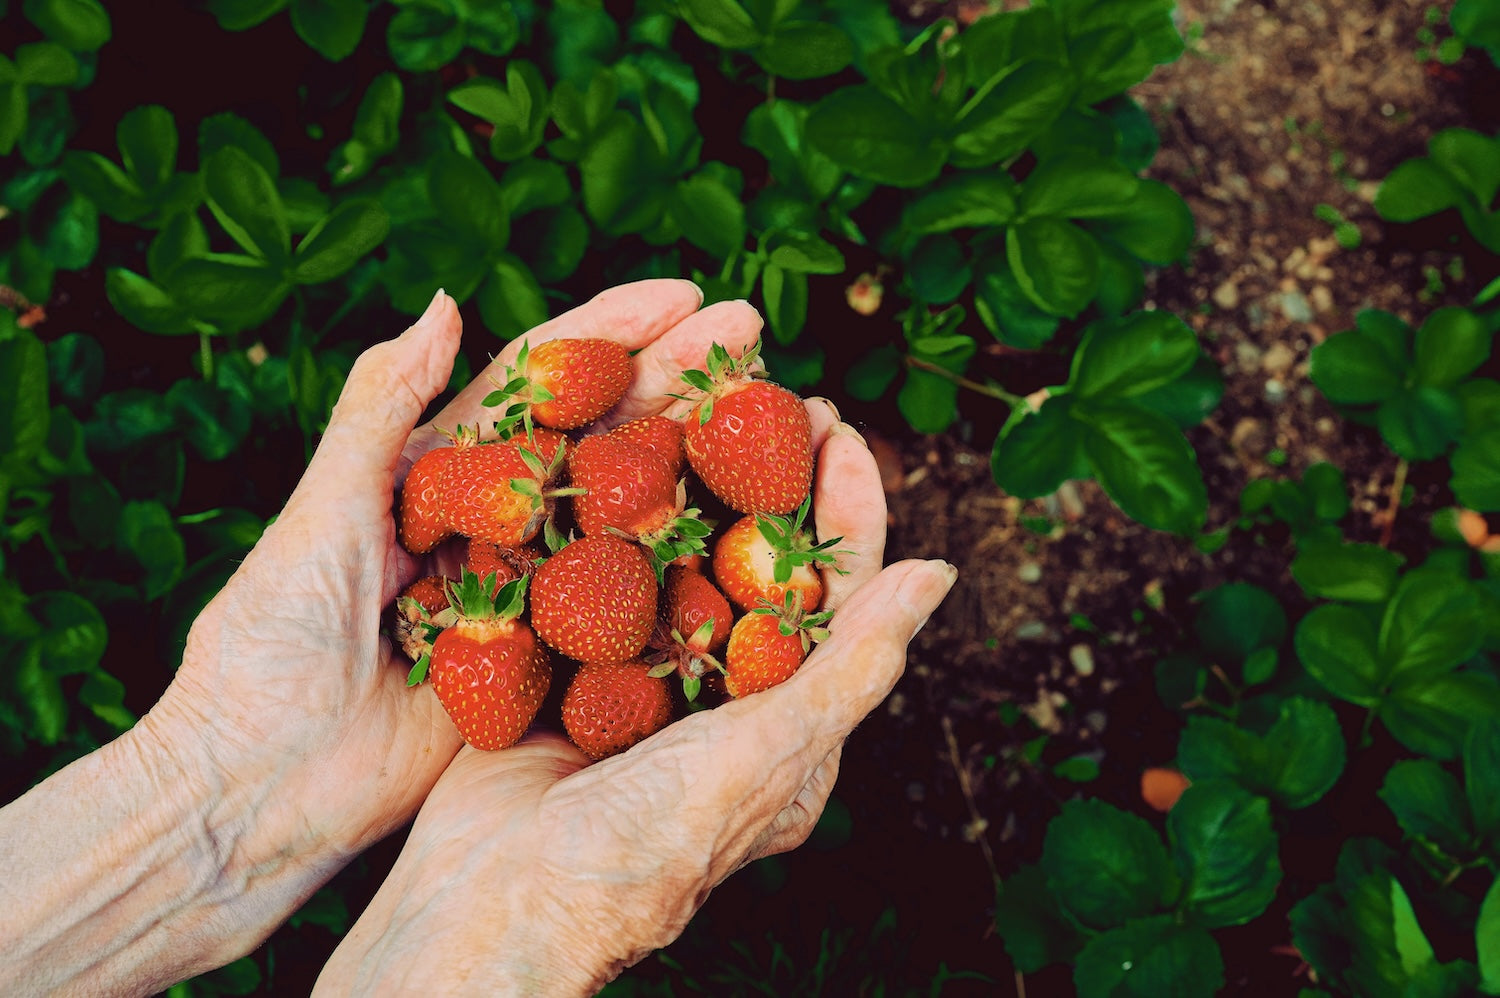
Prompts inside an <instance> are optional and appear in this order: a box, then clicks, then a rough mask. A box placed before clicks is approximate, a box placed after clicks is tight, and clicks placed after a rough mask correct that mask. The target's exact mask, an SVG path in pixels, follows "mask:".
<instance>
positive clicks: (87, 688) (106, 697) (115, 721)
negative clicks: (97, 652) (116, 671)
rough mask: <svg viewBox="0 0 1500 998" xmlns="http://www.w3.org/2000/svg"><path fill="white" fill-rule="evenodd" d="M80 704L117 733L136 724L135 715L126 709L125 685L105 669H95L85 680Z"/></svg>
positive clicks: (80, 695) (80, 693)
mask: <svg viewBox="0 0 1500 998" xmlns="http://www.w3.org/2000/svg"><path fill="white" fill-rule="evenodd" d="M78 702H79V703H81V704H83V705H84V706H85V707H87V708H88V709H89V710H91V711H93V712H94V716H95V717H97V718H99V719H100V720H101V721H104V722H105V723H106V724H109V725H111V726H113V727H114V729H115V730H116V731H126V730H129V728H130V727H131V726H133V725H134V724H135V721H136V718H135V715H134V714H132V713H131V712H130V711H129V710H127V709H126V707H125V684H124V683H122V682H120V681H119V680H118V679H116V678H115V677H114V676H111V675H110V674H109V673H107V672H105V671H104V670H103V669H95V670H94V671H92V672H90V673H89V674H88V677H87V678H86V679H84V681H83V685H82V686H80V687H79V688H78Z"/></svg>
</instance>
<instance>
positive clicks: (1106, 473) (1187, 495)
mask: <svg viewBox="0 0 1500 998" xmlns="http://www.w3.org/2000/svg"><path fill="white" fill-rule="evenodd" d="M1074 413H1075V414H1076V415H1077V417H1078V418H1079V419H1080V420H1082V421H1083V422H1085V423H1087V424H1088V426H1089V433H1088V434H1087V435H1086V436H1085V437H1084V441H1083V448H1084V453H1085V454H1087V455H1088V459H1089V464H1090V466H1091V467H1092V468H1093V470H1094V477H1096V478H1097V479H1098V480H1099V484H1100V486H1101V487H1102V488H1103V489H1104V491H1105V493H1106V494H1107V495H1108V496H1109V497H1110V498H1111V499H1113V500H1114V501H1115V503H1116V504H1117V505H1118V506H1119V507H1120V509H1121V510H1123V511H1124V512H1125V515H1127V516H1129V517H1130V518H1131V519H1133V520H1137V521H1139V522H1141V523H1143V524H1145V525H1146V526H1148V527H1151V528H1152V529H1154V530H1169V531H1172V532H1173V533H1178V534H1193V533H1197V532H1198V531H1199V530H1201V529H1202V527H1203V522H1204V519H1205V517H1206V516H1207V514H1208V492H1207V489H1206V488H1205V486H1204V484H1203V475H1202V473H1201V472H1200V471H1199V470H1198V462H1197V458H1196V455H1195V454H1194V452H1193V448H1192V446H1191V445H1190V444H1189V443H1188V442H1187V438H1186V437H1184V436H1183V435H1182V432H1181V431H1180V430H1178V429H1177V427H1175V426H1173V425H1172V422H1171V421H1170V420H1168V419H1167V418H1166V417H1165V416H1162V415H1159V414H1157V413H1154V412H1151V411H1149V410H1146V409H1142V408H1140V407H1138V406H1133V405H1129V404H1128V403H1114V404H1111V403H1094V402H1090V403H1089V404H1088V405H1086V406H1085V405H1079V406H1077V407H1075V409H1074Z"/></svg>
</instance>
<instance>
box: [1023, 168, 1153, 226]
mask: <svg viewBox="0 0 1500 998" xmlns="http://www.w3.org/2000/svg"><path fill="white" fill-rule="evenodd" d="M1139 187H1140V180H1139V179H1138V178H1137V177H1136V176H1135V175H1134V174H1133V173H1131V172H1130V171H1129V170H1127V169H1125V168H1124V167H1123V166H1120V165H1119V164H1118V163H1113V162H1110V161H1108V160H1099V159H1095V158H1093V157H1090V156H1084V155H1080V154H1065V155H1062V156H1059V157H1057V158H1055V159H1051V160H1047V161H1046V162H1043V163H1039V164H1037V167H1036V169H1035V170H1032V171H1031V173H1030V175H1028V176H1027V177H1026V180H1025V182H1024V183H1022V185H1021V200H1020V215H1021V218H1022V219H1027V218H1036V217H1040V216H1048V217H1055V218H1090V217H1095V216H1111V215H1114V214H1116V213H1117V212H1118V211H1119V207H1120V205H1121V204H1124V203H1127V202H1129V201H1130V200H1131V199H1132V198H1134V197H1135V195H1136V191H1137V189H1138V188H1139Z"/></svg>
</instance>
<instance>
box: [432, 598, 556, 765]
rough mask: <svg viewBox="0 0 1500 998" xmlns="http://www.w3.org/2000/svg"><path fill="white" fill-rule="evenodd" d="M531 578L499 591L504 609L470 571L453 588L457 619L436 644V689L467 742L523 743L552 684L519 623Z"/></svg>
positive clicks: (491, 745) (532, 638) (542, 655)
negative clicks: (522, 739)
mask: <svg viewBox="0 0 1500 998" xmlns="http://www.w3.org/2000/svg"><path fill="white" fill-rule="evenodd" d="M525 593H526V580H525V579H524V578H523V579H517V580H516V581H514V582H512V583H510V584H509V585H507V586H506V587H505V588H503V589H502V590H501V591H500V606H499V607H497V606H496V601H495V600H493V599H491V598H490V595H489V589H488V587H487V586H486V585H485V581H484V580H481V579H480V578H479V577H478V576H477V575H475V574H474V573H473V572H464V574H463V577H462V579H461V580H460V581H459V583H458V585H457V586H456V587H454V589H453V591H452V594H453V601H454V603H455V604H457V608H458V619H457V620H456V621H455V622H454V624H453V626H452V627H449V628H447V629H445V630H444V631H443V632H442V633H441V634H439V635H438V636H437V640H436V641H434V642H433V645H432V662H431V666H430V669H429V675H430V677H431V679H432V691H433V692H434V693H436V694H437V698H438V700H439V701H440V702H441V703H442V705H443V709H444V710H446V711H447V712H448V716H449V717H450V718H451V719H452V720H453V725H454V727H456V728H458V732H459V734H461V735H462V736H463V739H464V741H466V742H468V743H469V744H470V745H472V746H474V747H475V748H478V749H502V748H506V747H508V746H511V745H514V744H515V743H516V742H518V741H520V739H521V736H522V735H523V734H525V733H526V729H527V727H528V726H530V724H531V722H532V720H533V719H534V718H535V717H536V713H537V710H538V709H539V708H540V707H541V705H542V700H543V698H545V697H546V695H547V689H548V687H549V686H550V685H551V683H552V665H551V663H550V662H549V661H548V660H547V653H546V651H545V650H544V649H543V648H542V647H541V646H540V645H538V644H537V641H536V635H535V634H533V633H532V630H531V628H529V627H527V626H526V624H525V623H524V622H522V621H520V620H518V619H517V618H518V617H519V616H520V614H521V610H522V608H523V606H524V603H525Z"/></svg>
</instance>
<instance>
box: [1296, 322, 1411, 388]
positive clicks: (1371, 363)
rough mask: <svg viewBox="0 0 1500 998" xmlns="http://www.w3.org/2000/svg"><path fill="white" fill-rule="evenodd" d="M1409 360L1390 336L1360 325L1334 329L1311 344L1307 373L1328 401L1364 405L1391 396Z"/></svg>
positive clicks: (1402, 379)
mask: <svg viewBox="0 0 1500 998" xmlns="http://www.w3.org/2000/svg"><path fill="white" fill-rule="evenodd" d="M1371 318H1372V319H1373V316H1372V317H1371ZM1398 350H1399V352H1398ZM1409 363H1410V359H1409V356H1408V355H1407V351H1406V350H1404V349H1399V348H1398V343H1397V341H1396V340H1395V338H1394V337H1392V336H1391V335H1389V334H1388V333H1383V332H1380V331H1378V330H1376V329H1373V328H1364V327H1361V328H1356V329H1349V330H1345V331H1344V332H1341V333H1335V334H1334V335H1332V336H1330V337H1328V339H1326V340H1324V341H1323V342H1322V343H1319V344H1318V345H1317V346H1315V347H1313V350H1312V356H1311V358H1310V366H1309V372H1308V373H1309V374H1310V376H1311V377H1312V379H1313V383H1314V384H1316V385H1317V386H1318V388H1319V389H1320V390H1321V391H1322V392H1323V394H1324V395H1327V396H1328V398H1329V400H1330V401H1333V402H1338V403H1341V404H1343V405H1367V404H1369V403H1372V402H1383V401H1385V400H1386V399H1389V398H1394V397H1395V396H1396V395H1397V394H1398V393H1399V392H1400V391H1401V387H1402V384H1403V382H1404V381H1405V378H1406V370H1407V366H1408V364H1409Z"/></svg>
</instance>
